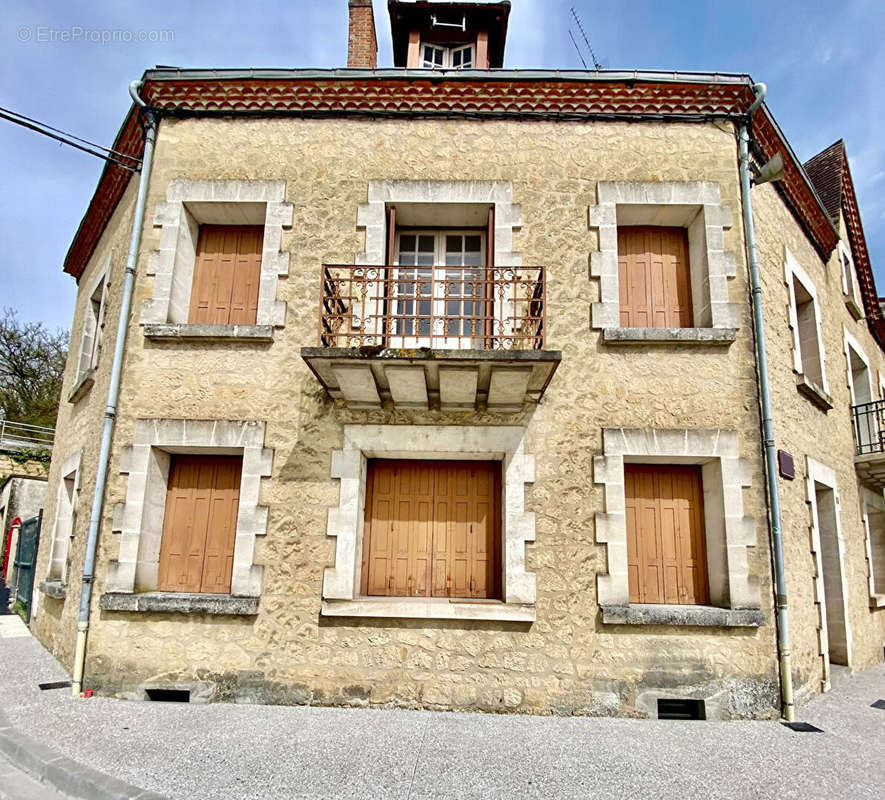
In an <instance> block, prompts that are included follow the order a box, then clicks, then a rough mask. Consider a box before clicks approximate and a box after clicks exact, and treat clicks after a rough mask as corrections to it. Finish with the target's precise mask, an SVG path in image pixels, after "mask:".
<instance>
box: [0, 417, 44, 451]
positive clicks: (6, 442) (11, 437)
mask: <svg viewBox="0 0 885 800" xmlns="http://www.w3.org/2000/svg"><path fill="white" fill-rule="evenodd" d="M54 441H55V428H44V427H42V426H40V425H27V424H25V423H24V422H9V421H8V420H5V419H0V447H5V448H7V449H11V448H16V449H17V448H20V447H45V448H46V449H47V450H51V449H52V444H53V442H54Z"/></svg>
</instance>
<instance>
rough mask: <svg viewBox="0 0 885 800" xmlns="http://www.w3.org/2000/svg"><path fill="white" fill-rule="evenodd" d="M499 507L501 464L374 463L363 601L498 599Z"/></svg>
mask: <svg viewBox="0 0 885 800" xmlns="http://www.w3.org/2000/svg"><path fill="white" fill-rule="evenodd" d="M499 503H500V480H499V467H498V464H497V463H494V462H480V461H467V462H457V461H393V460H389V461H388V460H379V461H372V462H370V465H369V477H368V482H367V494H366V519H365V536H364V541H363V573H362V591H363V593H364V594H368V595H389V596H397V597H426V596H430V595H432V596H434V597H477V598H489V597H496V596H498V595H499V593H500V589H499V586H500V581H499V580H498V573H499V569H498V564H499V563H500V561H499V550H500V524H499V518H500V512H499V509H498V506H499Z"/></svg>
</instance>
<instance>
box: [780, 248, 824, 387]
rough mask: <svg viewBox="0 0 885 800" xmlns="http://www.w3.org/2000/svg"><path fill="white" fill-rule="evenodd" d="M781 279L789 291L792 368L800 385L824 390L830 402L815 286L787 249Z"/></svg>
mask: <svg viewBox="0 0 885 800" xmlns="http://www.w3.org/2000/svg"><path fill="white" fill-rule="evenodd" d="M784 279H785V281H786V284H787V290H788V294H789V324H790V329H791V330H792V333H793V369H794V370H795V371H796V374H797V375H798V376H799V378H800V379H801V382H802V385H805V386H807V387H809V388H810V389H811V390H812V391H816V392H817V393H818V394H820V393H823V394H824V395H826V396H827V402H828V403H829V393H830V386H829V383H828V381H827V373H826V354H825V352H824V342H823V336H822V334H821V324H820V319H821V318H820V306H819V303H818V297H817V289H816V288H815V286H814V282H813V281H812V280H811V278H810V277H809V276H808V273H807V272H805V270H804V269H802V266H801V265H800V264H799V262H798V261H797V260H796V258H795V256H793V254H792V253H791V252H790V251H789V250H787V251H786V256H785V259H784Z"/></svg>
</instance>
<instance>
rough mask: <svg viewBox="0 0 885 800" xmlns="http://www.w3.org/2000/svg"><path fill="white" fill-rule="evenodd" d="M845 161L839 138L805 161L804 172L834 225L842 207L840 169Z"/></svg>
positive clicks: (843, 148) (843, 146)
mask: <svg viewBox="0 0 885 800" xmlns="http://www.w3.org/2000/svg"><path fill="white" fill-rule="evenodd" d="M845 163H846V159H845V143H844V142H843V141H842V140H841V139H840V140H839V141H838V142H833V144H831V145H830V146H829V147H828V148H827V149H826V150H822V151H821V152H820V153H818V154H817V155H816V156H814V157H813V158H809V159H808V161H806V162H805V172H806V173H807V174H808V177H809V179H810V180H811V183H812V184H813V185H814V188H815V190H816V191H817V193H818V194H819V195H820V199H821V200H823V203H824V206H825V207H826V209H827V213H828V214H829V215H830V219H832V220H833V222H834V223H835V224H836V225H838V224H839V211H840V210H841V208H842V169H843V167H844V165H845Z"/></svg>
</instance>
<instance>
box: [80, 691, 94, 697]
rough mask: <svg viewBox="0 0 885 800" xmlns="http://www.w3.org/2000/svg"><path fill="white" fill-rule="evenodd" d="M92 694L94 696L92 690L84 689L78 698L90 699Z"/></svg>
mask: <svg viewBox="0 0 885 800" xmlns="http://www.w3.org/2000/svg"><path fill="white" fill-rule="evenodd" d="M93 694H95V692H93V691H92V689H86V690H85V691H83V693H82V694H81V695H80V697H92V695H93Z"/></svg>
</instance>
